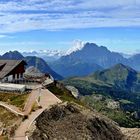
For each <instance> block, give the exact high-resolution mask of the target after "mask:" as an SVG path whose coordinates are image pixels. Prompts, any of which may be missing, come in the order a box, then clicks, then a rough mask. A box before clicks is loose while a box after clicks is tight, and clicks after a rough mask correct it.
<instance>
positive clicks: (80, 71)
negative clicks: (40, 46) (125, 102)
mask: <svg viewBox="0 0 140 140" xmlns="http://www.w3.org/2000/svg"><path fill="white" fill-rule="evenodd" d="M27 56H30V57H31V56H32V59H35V57H37V58H41V61H43V63H42V64H44V63H45V62H44V61H46V62H47V64H49V66H50V67H51V69H53V71H55V72H56V73H58V74H59V75H62V76H63V77H65V78H67V77H72V76H86V75H89V74H91V73H93V72H95V71H97V70H103V69H106V68H109V67H111V66H113V65H116V64H118V63H122V64H124V65H128V66H130V67H132V68H133V69H135V70H137V71H140V65H139V64H140V54H136V55H133V56H130V55H129V56H126V55H125V57H124V54H120V53H117V52H112V51H110V50H108V49H107V48H106V47H104V46H98V45H96V44H94V43H85V44H84V43H81V42H80V43H78V44H77V45H76V47H75V48H73V49H71V50H69V51H67V52H61V51H57V50H55V51H53V50H52V51H51V50H47V51H43V50H42V51H38V52H36V51H32V52H23V53H22V54H21V53H19V52H17V51H14V52H8V53H5V54H4V55H3V56H1V57H2V58H4V59H5V58H9V59H23V58H24V57H25V58H26V57H27ZM28 58H29V57H28ZM43 70H44V69H43Z"/></svg>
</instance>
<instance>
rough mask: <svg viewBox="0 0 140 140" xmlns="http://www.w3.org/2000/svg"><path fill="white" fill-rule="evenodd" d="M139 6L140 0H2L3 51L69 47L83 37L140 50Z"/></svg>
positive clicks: (126, 49)
mask: <svg viewBox="0 0 140 140" xmlns="http://www.w3.org/2000/svg"><path fill="white" fill-rule="evenodd" d="M139 7H140V1H139V0H117V1H114V0H104V1H103V0H89V1H87V0H0V50H1V53H4V52H5V51H9V50H19V51H31V50H45V49H58V50H60V49H61V50H67V49H69V48H71V47H72V46H73V45H74V43H73V42H75V40H81V41H84V42H86V41H89V42H94V43H97V44H98V45H104V46H107V47H108V48H109V49H110V50H112V51H119V52H124V53H137V52H140V8H139Z"/></svg>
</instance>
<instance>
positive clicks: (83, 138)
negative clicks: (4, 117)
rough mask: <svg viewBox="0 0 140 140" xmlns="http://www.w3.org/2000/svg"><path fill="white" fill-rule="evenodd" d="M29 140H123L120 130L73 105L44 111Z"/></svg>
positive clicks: (100, 117)
mask: <svg viewBox="0 0 140 140" xmlns="http://www.w3.org/2000/svg"><path fill="white" fill-rule="evenodd" d="M29 140H124V135H123V134H122V132H121V130H120V128H119V127H118V126H117V125H116V124H115V123H114V122H113V121H111V120H109V119H107V118H105V117H103V116H101V115H99V114H98V113H96V112H93V111H90V110H88V109H85V108H83V107H81V106H78V105H75V104H66V105H64V104H62V105H59V106H54V107H52V108H51V109H50V110H46V111H44V112H43V113H42V114H41V115H40V116H39V117H38V119H37V120H36V129H35V130H34V131H33V132H32V133H31V134H30V137H29Z"/></svg>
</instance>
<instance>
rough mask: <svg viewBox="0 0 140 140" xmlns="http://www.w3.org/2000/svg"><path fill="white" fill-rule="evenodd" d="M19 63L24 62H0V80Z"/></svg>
mask: <svg viewBox="0 0 140 140" xmlns="http://www.w3.org/2000/svg"><path fill="white" fill-rule="evenodd" d="M21 62H24V63H25V64H26V62H25V61H24V60H0V66H4V65H5V66H4V67H3V68H2V69H1V70H0V79H3V78H4V77H5V76H7V75H8V74H9V73H10V72H11V71H12V70H13V69H14V68H15V67H17V66H18V65H19V64H20V63H21Z"/></svg>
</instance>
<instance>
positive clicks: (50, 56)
mask: <svg viewBox="0 0 140 140" xmlns="http://www.w3.org/2000/svg"><path fill="white" fill-rule="evenodd" d="M21 54H22V55H23V56H24V57H26V56H36V57H40V58H42V59H44V60H45V61H47V62H52V61H55V60H57V59H59V58H60V57H61V56H63V55H65V52H63V51H58V50H40V51H30V52H22V53H21Z"/></svg>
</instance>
